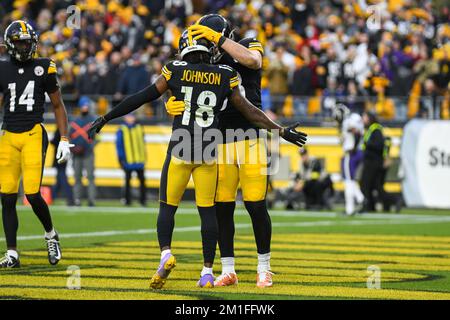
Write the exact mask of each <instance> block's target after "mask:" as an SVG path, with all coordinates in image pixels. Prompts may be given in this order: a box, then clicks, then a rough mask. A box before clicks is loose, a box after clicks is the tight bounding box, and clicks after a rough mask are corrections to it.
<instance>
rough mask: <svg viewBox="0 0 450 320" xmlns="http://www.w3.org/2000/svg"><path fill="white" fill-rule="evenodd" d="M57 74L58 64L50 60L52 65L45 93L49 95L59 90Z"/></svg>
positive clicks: (48, 70)
mask: <svg viewBox="0 0 450 320" xmlns="http://www.w3.org/2000/svg"><path fill="white" fill-rule="evenodd" d="M56 74H57V69H56V64H55V63H54V62H53V61H52V60H50V64H49V66H48V68H47V79H46V81H45V92H47V93H49V94H51V93H53V92H55V91H56V90H58V89H59V83H58V78H57V77H56Z"/></svg>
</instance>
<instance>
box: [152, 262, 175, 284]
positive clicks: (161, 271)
mask: <svg viewBox="0 0 450 320" xmlns="http://www.w3.org/2000/svg"><path fill="white" fill-rule="evenodd" d="M176 265H177V260H176V259H175V257H174V256H173V255H172V254H171V253H167V254H166V255H165V256H164V257H163V258H162V259H161V263H160V264H159V267H158V270H156V273H155V274H154V275H153V277H152V279H151V280H150V288H152V289H161V288H162V287H163V286H164V284H165V283H166V280H167V277H168V276H169V274H170V272H171V271H172V269H173V268H175V266H176Z"/></svg>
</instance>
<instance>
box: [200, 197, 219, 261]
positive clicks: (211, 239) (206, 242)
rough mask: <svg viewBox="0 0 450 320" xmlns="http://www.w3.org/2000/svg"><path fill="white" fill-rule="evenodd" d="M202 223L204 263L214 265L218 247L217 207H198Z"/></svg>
mask: <svg viewBox="0 0 450 320" xmlns="http://www.w3.org/2000/svg"><path fill="white" fill-rule="evenodd" d="M198 212H199V213H200V219H201V221H202V244H203V262H204V263H211V264H212V263H214V258H215V257H216V246H217V237H218V230H217V217H216V207H215V206H212V207H198Z"/></svg>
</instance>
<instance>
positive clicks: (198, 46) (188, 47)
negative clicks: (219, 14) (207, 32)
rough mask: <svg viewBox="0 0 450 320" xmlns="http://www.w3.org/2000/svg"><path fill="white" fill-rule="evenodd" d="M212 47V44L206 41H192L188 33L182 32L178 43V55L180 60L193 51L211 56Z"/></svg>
mask: <svg viewBox="0 0 450 320" xmlns="http://www.w3.org/2000/svg"><path fill="white" fill-rule="evenodd" d="M213 47H214V44H213V43H212V42H210V41H208V40H206V39H198V40H193V39H192V37H191V36H190V35H189V33H188V31H187V30H184V31H183V33H182V34H181V37H180V40H179V42H178V53H179V55H180V58H181V59H183V57H184V56H185V55H186V54H188V53H191V52H194V51H201V52H207V53H208V54H209V55H211V56H212V54H213Z"/></svg>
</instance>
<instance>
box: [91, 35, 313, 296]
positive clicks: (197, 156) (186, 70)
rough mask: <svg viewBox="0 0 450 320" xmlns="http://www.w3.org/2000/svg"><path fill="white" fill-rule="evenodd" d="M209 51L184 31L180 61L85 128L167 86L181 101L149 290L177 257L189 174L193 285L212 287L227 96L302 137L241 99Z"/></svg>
mask: <svg viewBox="0 0 450 320" xmlns="http://www.w3.org/2000/svg"><path fill="white" fill-rule="evenodd" d="M211 49H212V43H211V42H209V41H207V40H205V39H200V40H198V41H195V40H192V38H191V37H189V36H188V33H187V31H186V32H184V33H183V35H182V37H181V39H180V42H179V54H180V57H181V59H182V60H181V61H172V62H170V63H168V64H167V65H165V66H164V67H163V69H162V75H160V76H159V77H158V78H157V79H156V81H155V83H154V84H152V85H151V86H149V87H147V88H145V89H143V90H142V91H140V92H138V93H137V94H135V95H132V96H130V97H128V98H126V99H125V100H123V101H122V102H121V103H119V105H117V106H116V107H115V108H114V109H113V110H111V111H110V112H109V113H107V114H106V115H105V116H104V117H100V118H98V119H97V120H96V121H94V123H93V124H92V127H91V129H90V130H89V135H90V137H91V138H93V137H94V136H95V134H96V133H98V132H99V131H100V130H101V128H102V127H103V126H104V125H105V124H106V123H107V122H108V121H110V120H112V119H115V118H117V117H120V116H123V115H125V114H127V113H129V112H132V111H134V110H135V109H137V108H138V107H140V106H141V105H143V104H145V103H147V102H150V101H153V100H155V99H157V98H159V97H160V96H161V95H162V94H163V93H165V92H166V91H167V90H170V91H171V92H172V95H173V96H174V97H175V98H176V99H178V100H179V101H181V102H180V103H178V105H177V106H176V108H173V110H172V112H173V114H174V115H175V118H174V121H173V127H172V136H171V139H170V143H169V147H168V151H167V157H166V161H165V163H164V167H163V170H162V175H161V182H160V210H159V215H158V222H157V230H158V241H159V245H160V249H161V263H160V265H159V268H158V270H157V272H156V273H155V274H154V276H153V277H152V279H151V282H150V286H151V287H152V288H154V289H160V288H162V286H163V285H164V284H165V282H166V279H167V277H168V275H169V273H170V272H171V270H172V269H173V268H174V267H175V263H176V260H175V257H174V256H173V255H172V252H171V242H172V233H173V229H174V216H175V212H176V210H177V208H178V205H179V203H180V201H181V198H182V196H183V193H184V191H185V189H186V186H187V184H188V182H189V179H190V177H191V176H192V177H193V180H194V186H195V198H196V203H197V207H198V210H199V213H200V219H201V234H202V243H203V257H204V267H203V270H202V272H201V277H200V280H199V282H198V285H199V286H200V287H213V286H214V277H213V271H212V266H213V262H214V257H215V250H216V245H217V221H216V212H215V205H214V202H215V192H216V186H217V162H216V154H215V153H216V152H215V150H216V147H217V144H218V143H219V142H220V141H217V140H218V139H220V138H221V137H222V135H221V133H220V131H219V130H218V115H219V113H220V112H221V108H222V107H223V105H224V102H225V100H226V99H227V98H228V99H230V100H231V101H233V104H234V106H235V107H236V108H237V109H238V110H240V112H241V113H242V114H243V116H244V117H246V118H247V119H249V120H250V121H252V122H253V123H255V125H257V126H259V127H262V128H266V129H277V130H280V131H281V135H282V137H283V138H285V139H286V140H288V141H290V142H292V143H295V144H296V145H298V146H302V145H303V144H304V143H305V141H306V135H304V134H303V133H300V132H297V131H295V129H293V128H282V127H280V126H279V125H278V124H276V123H274V122H273V121H271V120H270V119H269V118H268V117H267V116H266V115H265V114H264V112H262V111H261V110H260V109H258V108H256V107H255V106H253V105H252V104H251V103H250V102H249V101H248V100H247V99H246V98H245V97H243V96H242V95H241V92H240V91H239V89H238V83H239V81H238V77H237V73H236V71H235V70H233V69H232V68H230V67H229V66H224V65H213V64H210V61H211V57H212V50H211ZM174 105H176V104H172V106H174ZM174 109H178V111H176V110H175V111H174Z"/></svg>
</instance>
